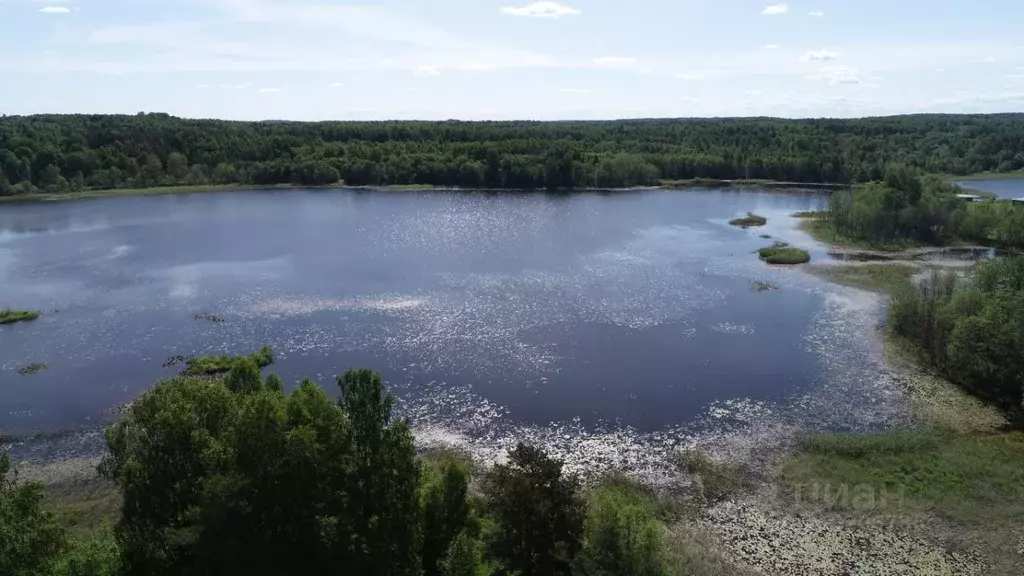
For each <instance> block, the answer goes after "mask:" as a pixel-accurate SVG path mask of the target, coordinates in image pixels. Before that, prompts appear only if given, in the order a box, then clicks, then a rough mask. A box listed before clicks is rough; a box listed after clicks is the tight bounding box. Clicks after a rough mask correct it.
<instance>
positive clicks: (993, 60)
mask: <svg viewBox="0 0 1024 576" xmlns="http://www.w3.org/2000/svg"><path fill="white" fill-rule="evenodd" d="M982 62H983V63H985V64H994V63H996V62H998V60H996V57H995V56H985V59H984V60H982Z"/></svg>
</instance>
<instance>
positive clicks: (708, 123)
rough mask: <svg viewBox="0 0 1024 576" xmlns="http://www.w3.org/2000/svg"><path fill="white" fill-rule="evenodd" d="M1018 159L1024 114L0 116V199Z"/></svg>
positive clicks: (848, 175) (745, 174) (801, 172)
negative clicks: (511, 118) (537, 118)
mask: <svg viewBox="0 0 1024 576" xmlns="http://www.w3.org/2000/svg"><path fill="white" fill-rule="evenodd" d="M890 163H900V164H905V165H907V166H911V167H914V168H916V169H919V170H921V171H923V172H928V173H949V174H968V173H973V172H981V171H1002V172H1005V171H1012V170H1018V169H1022V168H1024V114H998V115H918V116H897V117H887V118H865V119H857V120H838V119H818V120H782V119H771V118H742V119H679V120H622V121H603V122H576V121H571V122H570V121H566V122H456V121H448V122H413V121H393V122H317V123H301V122H280V121H273V122H269V121H268V122H228V121H218V120H187V119H181V118H174V117H171V116H168V115H166V114H139V115H135V116H99V115H40V116H27V117H25V116H8V117H0V195H13V194H27V193H33V192H37V191H42V192H48V193H64V192H71V191H78V190H83V189H108V188H147V187H153V186H173V185H193V186H195V185H207V184H253V185H271V184H298V185H317V184H331V183H335V182H339V181H343V182H345V183H347V184H349V185H400V184H422V185H442V186H456V185H457V186H464V187H486V188H572V187H622V186H633V185H648V184H654V183H658V182H660V181H663V180H684V179H693V178H709V179H766V180H777V181H792V182H830V183H852V182H868V181H874V180H880V179H882V177H883V176H884V172H885V166H886V165H887V164H890Z"/></svg>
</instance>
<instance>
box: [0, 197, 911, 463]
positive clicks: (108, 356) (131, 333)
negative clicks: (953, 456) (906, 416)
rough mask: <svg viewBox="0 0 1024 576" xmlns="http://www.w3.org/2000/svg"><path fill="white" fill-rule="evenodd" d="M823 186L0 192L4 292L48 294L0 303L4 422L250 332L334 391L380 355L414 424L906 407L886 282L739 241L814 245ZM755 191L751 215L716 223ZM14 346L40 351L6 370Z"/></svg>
mask: <svg viewBox="0 0 1024 576" xmlns="http://www.w3.org/2000/svg"><path fill="white" fill-rule="evenodd" d="M826 205H827V196H826V195H821V194H814V193H792V192H789V193H782V192H766V191H761V190H756V189H740V190H683V191H679V190H650V191H638V192H614V193H598V192H593V193H589V192H588V193H577V194H546V193H541V192H536V193H484V192H480V193H466V192H379V191H365V190H347V189H339V190H282V191H239V192H227V193H210V194H195V195H181V196H152V197H135V198H107V199H94V200H83V201H73V202H59V203H35V204H18V205H4V206H0V306H10V307H14V308H30V309H39V310H42V311H43V312H44V315H43V317H42V318H41V319H40V320H38V321H36V322H31V323H24V324H16V325H9V326H0V428H3V429H7V430H11V429H14V430H28V429H47V428H54V427H60V428H66V427H83V426H84V427H88V426H90V425H93V426H96V423H97V422H103V421H107V420H109V418H110V412H111V409H112V408H113V407H115V406H117V405H119V404H122V403H125V402H128V401H130V400H132V399H133V398H135V397H136V396H137V395H138V394H140V393H141V392H142V391H144V390H145V389H147V388H148V387H149V386H151V385H152V384H153V383H154V382H155V381H156V380H157V379H159V378H163V377H170V376H173V375H174V374H175V373H176V372H177V371H179V370H181V369H182V368H183V366H182V365H177V366H168V367H164V366H163V364H164V363H165V360H166V359H168V358H169V357H172V356H176V355H183V356H191V355H199V354H207V353H249V352H252V351H253V350H255V349H257V348H258V347H260V346H261V345H264V344H266V345H269V346H271V347H272V348H273V349H274V350H275V352H276V353H277V362H276V363H275V365H274V366H273V370H274V371H277V372H279V373H280V374H281V375H282V376H283V377H284V378H285V380H286V382H289V383H290V384H292V385H294V384H295V383H297V382H298V381H299V380H301V379H302V378H306V377H310V378H313V379H315V380H316V381H318V382H319V383H320V384H321V385H323V386H325V387H326V388H327V389H328V390H329V391H330V392H331V393H332V394H334V393H336V391H337V389H336V387H335V384H334V380H333V379H334V377H335V375H336V374H338V373H340V372H343V371H344V370H345V369H346V368H349V367H364V366H365V367H372V368H374V369H375V370H378V371H379V372H381V373H382V375H383V376H384V378H385V380H386V381H387V382H388V386H389V389H390V390H391V391H392V392H393V393H394V394H395V396H396V408H397V410H398V412H399V413H400V414H401V415H403V416H408V417H410V419H411V420H412V423H413V425H414V428H415V429H416V432H417V435H418V438H419V439H420V440H421V441H424V442H428V441H438V442H462V443H464V444H472V445H473V446H474V447H475V448H476V449H479V450H481V451H487V450H490V451H492V452H497V451H499V450H501V449H503V448H504V447H506V446H508V445H509V444H510V443H511V442H513V441H514V440H516V439H519V438H524V437H525V438H532V439H535V440H536V441H538V442H544V443H545V444H548V445H557V446H558V447H559V449H560V450H561V453H563V454H570V455H578V456H579V457H580V458H589V459H591V460H593V459H598V460H600V461H602V462H604V461H605V460H610V459H615V458H626V459H630V458H632V459H633V460H632V461H634V462H635V461H637V460H638V459H643V458H644V457H646V456H650V455H652V454H655V453H658V452H657V451H658V450H669V449H671V447H673V446H677V445H678V444H679V443H681V442H686V441H690V440H692V438H694V437H695V436H694V435H695V434H698V433H699V431H700V430H711V429H714V430H715V431H716V433H721V432H722V431H723V430H733V429H739V428H744V429H747V428H749V427H750V426H754V425H760V424H763V423H764V422H767V421H769V420H772V419H774V420H773V421H775V422H781V423H783V424H785V425H789V424H790V423H791V422H794V421H800V422H801V423H802V424H801V425H806V423H808V422H810V423H811V424H810V426H812V427H821V428H828V429H847V428H863V427H872V426H880V425H883V424H887V423H889V422H890V421H891V419H892V418H894V417H895V415H896V414H898V413H899V410H898V408H896V407H891V406H890V404H891V403H892V402H889V400H887V398H890V397H892V398H895V396H893V394H894V393H891V392H890V391H888V390H887V389H886V388H885V387H884V386H880V385H879V384H878V381H879V380H878V379H879V378H881V377H883V376H884V374H883V373H884V369H883V368H882V362H881V360H880V354H879V352H878V345H877V342H876V339H875V338H873V333H874V330H875V328H876V327H877V325H878V323H879V322H880V319H881V317H882V312H883V310H882V308H883V307H882V304H881V303H880V301H879V299H878V298H876V297H874V296H871V295H867V294H866V293H863V292H859V291H855V290H850V289H845V288H841V287H838V286H834V285H831V284H827V283H825V282H823V281H820V280H818V279H816V278H815V277H813V276H811V275H809V274H808V273H806V272H805V271H803V270H801V269H800V268H777V267H770V266H767V265H765V264H763V263H762V262H760V261H759V260H758V258H757V256H756V255H755V254H753V251H754V250H755V249H756V248H759V247H761V246H764V245H767V244H768V243H770V242H771V240H765V239H761V238H759V235H760V234H770V235H772V236H773V237H775V238H779V239H784V240H787V241H789V242H791V243H793V244H795V245H798V246H803V247H807V248H808V249H810V251H811V253H812V256H813V257H814V258H815V259H816V260H821V259H827V255H826V253H825V250H824V247H822V246H820V245H818V244H816V243H815V242H813V241H812V240H811V239H810V238H808V237H807V236H806V235H804V234H803V233H801V232H799V231H798V230H797V229H796V221H795V220H794V219H793V218H790V217H789V215H790V214H792V213H793V212H796V211H800V210H815V209H821V208H823V207H825V206H826ZM748 211H753V212H757V213H759V214H761V215H764V216H766V217H768V219H769V223H768V225H767V226H766V227H764V228H760V229H756V228H755V229H750V230H741V229H737V228H734V227H730V226H728V225H727V221H728V220H730V219H731V218H734V217H737V216H742V215H744V214H745V213H746V212H748ZM755 281H763V282H768V283H771V284H773V285H775V286H777V287H778V288H779V290H777V291H766V292H759V291H758V290H757V289H756V288H755ZM204 313H205V314H214V315H216V316H219V317H222V318H223V319H224V322H219V323H214V322H209V321H205V320H201V319H197V318H196V315H198V314H204ZM30 362H44V363H46V364H47V366H48V368H47V369H46V370H44V371H42V372H40V373H38V374H35V375H31V376H21V375H19V374H18V373H17V369H18V368H19V367H21V366H24V365H25V364H28V363H30ZM880 398H881V399H880ZM853 406H865V407H873V408H864V409H863V410H859V409H858V410H854V409H852V407H853ZM688 439H689V440H688ZM652 446H653V448H652ZM609 454H611V455H610V456H609ZM623 454H625V456H622V455H623ZM602 458H604V459H605V460H601V459H602Z"/></svg>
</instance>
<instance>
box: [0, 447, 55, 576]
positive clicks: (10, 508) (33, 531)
mask: <svg viewBox="0 0 1024 576" xmlns="http://www.w3.org/2000/svg"><path fill="white" fill-rule="evenodd" d="M42 503H43V487H42V486H41V485H39V484H33V483H20V482H18V480H17V477H16V475H15V473H14V472H12V470H11V459H10V457H9V456H8V455H7V454H0V574H3V575H4V576H49V575H50V574H51V570H52V568H53V566H54V563H55V562H56V560H57V558H58V555H59V554H60V553H61V551H62V550H63V549H64V546H65V540H64V533H63V530H62V529H61V528H60V526H59V525H58V524H57V522H56V521H55V520H54V518H53V515H52V514H50V513H49V512H47V511H46V510H44V509H43V505H42Z"/></svg>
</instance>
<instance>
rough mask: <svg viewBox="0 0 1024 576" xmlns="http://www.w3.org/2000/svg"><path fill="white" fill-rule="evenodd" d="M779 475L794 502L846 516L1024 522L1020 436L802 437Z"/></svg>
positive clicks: (1023, 438) (928, 432)
mask: <svg viewBox="0 0 1024 576" xmlns="http://www.w3.org/2000/svg"><path fill="white" fill-rule="evenodd" d="M782 474H783V478H785V480H786V482H787V483H788V484H789V485H790V486H791V487H797V488H800V489H802V491H803V494H802V496H804V497H807V498H810V499H813V500H819V501H820V502H824V503H828V504H829V505H833V506H838V507H840V508H845V509H848V510H850V511H854V512H874V513H881V514H895V515H913V514H919V513H929V514H937V515H940V516H944V517H948V518H950V519H953V520H957V521H964V522H994V523H998V524H1001V523H1004V522H1007V521H1017V520H1019V519H1021V518H1024V432H1004V433H996V434H969V435H968V434H957V433H954V432H951V431H946V430H943V429H937V428H936V429H916V430H897V431H892V432H885V433H880V434H836V435H825V436H809V437H807V438H804V439H802V440H801V441H800V443H799V445H798V447H797V449H796V451H795V452H794V453H793V454H791V455H790V456H788V457H787V459H786V461H785V463H784V465H783V468H782ZM847 491H849V494H847ZM857 493H860V495H861V496H862V497H861V498H860V499H859V500H858V499H857V498H855V496H857ZM820 502H819V503H820Z"/></svg>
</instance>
